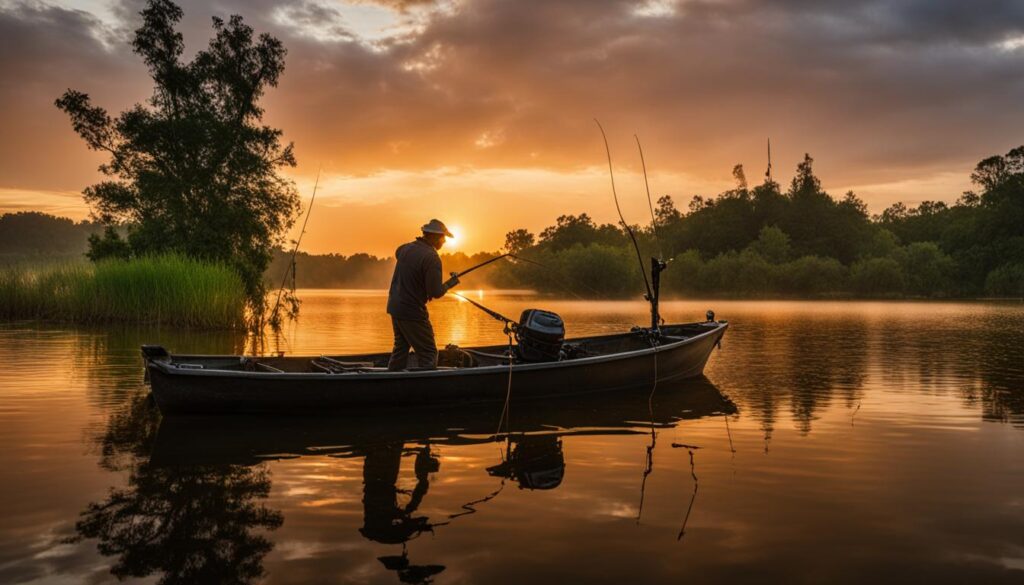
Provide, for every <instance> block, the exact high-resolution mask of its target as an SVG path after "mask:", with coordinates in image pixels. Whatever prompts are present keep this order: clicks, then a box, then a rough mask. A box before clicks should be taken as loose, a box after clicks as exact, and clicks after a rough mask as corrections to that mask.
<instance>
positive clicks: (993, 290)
mask: <svg viewBox="0 0 1024 585" xmlns="http://www.w3.org/2000/svg"><path fill="white" fill-rule="evenodd" d="M985 292H986V293H987V294H990V295H992V296H998V297H1004V296H1005V297H1024V264H1003V265H1002V266H1000V267H999V268H996V269H995V270H993V271H992V272H989V273H988V276H987V277H986V278H985Z"/></svg>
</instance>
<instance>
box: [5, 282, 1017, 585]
mask: <svg viewBox="0 0 1024 585" xmlns="http://www.w3.org/2000/svg"><path fill="white" fill-rule="evenodd" d="M474 294H479V296H481V297H482V299H483V300H484V302H486V303H487V304H488V305H490V306H492V307H493V308H494V309H496V310H498V311H501V312H504V313H506V314H508V315H512V316H516V315H518V312H519V311H520V310H521V309H523V308H526V307H540V308H546V309H550V310H554V311H556V312H559V313H561V314H562V315H563V317H564V318H565V319H566V321H567V323H568V327H569V334H570V335H585V334H590V333H598V332H610V331H618V330H622V329H623V328H624V327H627V326H630V325H633V324H637V323H641V324H642V323H643V322H644V321H645V317H644V315H645V309H646V306H645V305H644V304H643V303H642V302H596V301H595V302H579V301H569V300H551V299H539V298H536V297H530V296H524V295H516V294H498V293H490V292H488V293H474ZM300 296H301V297H302V298H303V299H304V301H305V304H304V305H303V315H302V317H301V320H300V321H299V322H298V323H297V324H295V325H292V326H290V327H289V329H288V331H287V332H286V333H285V334H284V335H283V336H282V337H281V338H280V339H276V340H270V341H268V342H267V345H266V347H265V349H266V350H268V351H271V350H278V349H280V350H283V351H285V352H286V353H312V354H319V353H323V352H330V353H348V352H362V351H369V350H386V349H388V348H389V346H390V336H391V333H390V324H389V321H388V319H387V316H386V315H385V314H384V311H383V306H384V300H385V299H384V295H383V293H377V292H372V293H371V292H353V291H300ZM708 308H714V309H715V311H716V312H717V314H718V316H719V318H722V319H728V320H729V321H730V322H731V327H730V329H729V331H728V332H727V333H726V336H725V338H724V343H723V347H722V349H721V350H720V351H716V352H715V353H714V354H713V355H712V357H711V361H710V362H709V364H708V367H707V369H706V371H705V373H706V379H704V380H698V381H694V382H687V383H683V384H673V385H668V384H664V385H662V386H660V387H659V388H657V389H656V390H655V391H654V394H653V398H652V400H651V402H650V408H649V406H648V393H647V392H640V393H627V394H626V395H616V396H607V397H602V398H585V399H576V400H573V401H571V402H562V403H558V404H549V405H545V404H519V403H516V400H515V394H514V390H513V396H512V405H511V426H510V430H511V440H510V441H505V440H504V439H502V440H500V441H495V440H493V437H492V434H493V433H494V432H495V429H496V425H497V424H498V420H499V416H500V409H501V407H500V406H498V407H494V408H492V407H488V408H480V409H475V410H470V411H466V412H461V413H455V414H452V415H450V416H448V417H445V418H444V419H439V418H438V417H437V416H423V417H418V418H417V417H412V416H406V417H403V418H401V419H396V418H393V417H388V416H386V415H380V416H364V417H360V418H358V419H355V420H351V419H350V420H342V421H339V420H337V419H327V420H318V419H308V418H307V419H299V420H295V419H291V420H288V419H264V420H241V421H239V420H237V419H218V418H213V419H209V420H207V421H205V422H202V421H200V422H198V423H195V422H193V423H189V424H183V423H178V422H175V421H174V420H173V419H166V420H161V418H160V416H159V414H158V413H156V412H155V411H154V409H153V407H152V406H151V404H150V402H149V401H148V400H147V398H146V396H147V392H148V390H147V388H146V386H145V385H144V383H143V379H142V368H141V366H142V362H141V359H140V358H139V356H138V346H139V344H140V343H143V342H159V343H162V344H164V345H165V346H167V347H168V348H169V349H172V350H173V351H178V352H196V353H199V352H203V353H228V352H241V351H243V348H244V347H245V346H246V345H247V341H246V340H245V339H244V338H241V337H239V336H237V335H233V334H229V333H198V332H187V331H175V330H162V331H160V330H149V329H138V328H102V329H95V328H82V327H71V326H54V325H45V326H44V325H40V324H34V323H14V324H0V356H3V357H2V358H0V359H2V363H3V367H2V368H0V496H2V497H0V583H113V582H117V581H118V580H119V579H120V580H128V581H140V582H159V583H249V582H251V583H256V582H265V583H319V582H332V583H391V584H394V583H403V582H404V583H426V582H435V583H439V584H440V583H487V584H490V583H516V584H521V583H669V582H673V583H674V582H683V581H686V582H696V583H736V582H745V581H750V582H753V581H756V582H761V583H763V582H780V583H791V582H804V583H823V582H827V583H863V582H869V581H915V582H929V583H1018V584H1019V583H1024V305H1021V304H1020V303H1007V304H1000V303H872V302H835V303H832V302H828V303H825V302H724V301H711V302H707V301H701V302H689V301H680V302H669V303H666V304H665V306H664V307H663V312H664V316H665V317H666V319H667V320H669V321H670V322H678V321H695V320H700V319H701V318H702V317H703V314H704V311H705V310H706V309H708ZM431 311H432V315H433V317H434V320H435V326H436V330H437V333H438V341H439V342H440V343H442V344H443V343H444V342H454V343H458V344H461V345H470V344H477V343H500V342H502V341H503V340H504V337H503V335H502V333H501V328H500V325H499V324H498V323H497V322H495V321H492V320H490V318H488V317H487V316H485V315H483V314H482V313H480V312H479V311H477V310H476V309H474V308H472V307H471V306H469V304H468V303H465V302H461V301H456V300H454V299H443V300H441V301H437V302H435V303H433V304H432V306H431Z"/></svg>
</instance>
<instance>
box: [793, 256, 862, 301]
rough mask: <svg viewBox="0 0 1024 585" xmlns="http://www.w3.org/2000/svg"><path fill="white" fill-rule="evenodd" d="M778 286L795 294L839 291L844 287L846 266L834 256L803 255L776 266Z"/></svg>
mask: <svg viewBox="0 0 1024 585" xmlns="http://www.w3.org/2000/svg"><path fill="white" fill-rule="evenodd" d="M776 279H777V281H776V282H777V283H778V288H779V289H780V290H783V291H785V292H789V293H797V294H810V295H813V294H822V293H832V292H840V291H842V290H844V289H845V288H846V268H844V267H843V265H842V264H840V263H839V261H838V260H836V259H835V258H822V257H820V256H804V257H802V258H798V259H796V260H794V261H792V262H787V263H786V264H783V265H781V266H779V267H778V270H777V275H776Z"/></svg>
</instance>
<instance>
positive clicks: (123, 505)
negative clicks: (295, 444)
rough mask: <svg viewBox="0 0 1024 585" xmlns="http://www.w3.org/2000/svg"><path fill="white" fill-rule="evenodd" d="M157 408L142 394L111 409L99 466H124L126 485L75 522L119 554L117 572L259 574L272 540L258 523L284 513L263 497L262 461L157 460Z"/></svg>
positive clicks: (203, 578)
mask: <svg viewBox="0 0 1024 585" xmlns="http://www.w3.org/2000/svg"><path fill="white" fill-rule="evenodd" d="M159 420H160V415H159V413H158V412H157V410H156V408H155V406H154V405H153V403H152V400H151V399H150V398H149V397H148V396H147V395H146V394H145V393H141V392H140V393H137V394H135V395H134V396H132V397H131V398H130V400H129V403H128V405H127V407H126V408H125V409H124V410H122V411H119V412H116V413H114V414H113V415H111V417H110V419H109V424H108V427H107V432H106V433H105V434H104V435H103V437H102V439H101V443H102V446H101V450H102V454H103V455H102V457H101V465H103V466H104V467H106V468H108V469H111V470H124V471H127V475H128V479H127V487H124V488H113V489H111V490H110V493H109V495H108V496H107V497H106V499H104V500H101V501H98V502H93V503H90V504H89V505H88V506H87V508H86V509H85V510H84V511H83V512H82V514H81V517H80V519H79V520H78V522H76V524H75V530H76V532H77V533H78V535H79V538H89V539H96V540H97V549H98V550H99V552H100V554H102V555H104V556H109V557H116V561H115V563H114V565H113V566H112V567H111V569H110V572H111V574H113V575H114V576H116V577H118V578H119V579H125V578H129V577H146V576H149V575H153V574H159V575H160V579H159V583H161V584H165V585H172V584H177V583H182V584H185V583H189V584H191V583H230V584H236V583H237V584H242V583H251V582H253V581H254V580H255V579H257V578H259V577H261V576H263V575H264V569H263V564H262V561H263V557H264V556H265V555H266V554H267V553H268V552H270V551H271V550H272V549H273V544H272V543H271V542H270V540H269V539H268V538H267V537H266V536H264V535H263V534H260V533H258V531H259V530H274V529H276V528H278V527H279V526H281V523H282V522H283V516H282V515H281V513H280V512H278V511H275V510H271V509H269V508H267V507H266V506H265V505H263V504H262V503H261V500H264V499H266V498H267V496H268V495H269V494H270V487H271V481H270V473H269V471H268V469H267V468H266V467H265V466H262V465H257V466H246V465H231V464H222V465H175V466H164V465H158V464H155V463H154V462H153V461H151V460H150V459H149V457H148V455H147V451H149V450H150V448H151V446H152V444H153V441H154V437H155V434H156V432H155V431H156V429H157V427H158V425H159Z"/></svg>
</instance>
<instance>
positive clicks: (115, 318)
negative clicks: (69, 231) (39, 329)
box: [0, 254, 246, 328]
mask: <svg viewBox="0 0 1024 585" xmlns="http://www.w3.org/2000/svg"><path fill="white" fill-rule="evenodd" d="M245 308H246V297H245V289H244V287H243V285H242V280H241V278H240V277H239V276H238V274H237V273H236V272H235V271H234V270H232V269H231V268H229V267H227V266H225V265H223V264H216V263H209V262H202V261H198V260H193V259H191V258H186V257H184V256H179V255H175V254H169V255H160V256H150V257H144V258H137V259H134V260H128V261H123V260H106V261H102V262H98V263H95V264H90V263H85V262H81V263H64V264H55V265H49V266H12V267H7V268H2V269H0V319H4V320H14V319H44V320H56V321H70V322H76V323H109V322H122V323H151V324H167V325H179V326H185V327H202V328H231V327H242V326H244V324H245Z"/></svg>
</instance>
